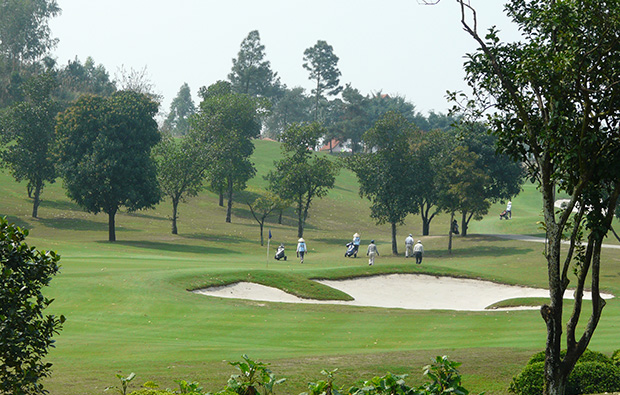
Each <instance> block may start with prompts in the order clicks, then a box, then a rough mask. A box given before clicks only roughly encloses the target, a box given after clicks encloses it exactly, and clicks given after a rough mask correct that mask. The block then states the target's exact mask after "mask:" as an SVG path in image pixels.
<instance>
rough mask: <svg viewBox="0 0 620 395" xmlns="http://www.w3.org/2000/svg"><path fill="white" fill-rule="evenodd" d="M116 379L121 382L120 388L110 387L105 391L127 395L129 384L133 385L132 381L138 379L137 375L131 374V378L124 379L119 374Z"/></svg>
mask: <svg viewBox="0 0 620 395" xmlns="http://www.w3.org/2000/svg"><path fill="white" fill-rule="evenodd" d="M116 377H117V378H118V380H119V381H120V387H117V386H110V387H107V388H106V389H105V391H109V390H115V391H116V392H118V393H119V394H121V395H127V389H128V387H129V383H131V381H132V380H133V379H135V378H136V374H135V373H133V372H131V373H130V374H129V376H127V377H124V376H123V375H122V374H120V373H117V374H116Z"/></svg>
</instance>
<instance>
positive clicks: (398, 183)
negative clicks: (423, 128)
mask: <svg viewBox="0 0 620 395" xmlns="http://www.w3.org/2000/svg"><path fill="white" fill-rule="evenodd" d="M417 137H418V132H417V129H416V128H415V126H414V125H413V124H411V123H410V122H408V121H407V120H406V119H405V117H403V115H402V114H399V113H396V112H388V113H386V114H385V115H384V116H383V117H382V118H380V119H379V120H378V121H377V122H376V123H375V125H374V127H373V128H372V129H370V130H368V131H367V132H366V133H364V137H363V138H364V143H365V144H366V146H367V147H369V148H372V150H373V152H370V153H364V154H356V155H354V156H352V157H350V158H349V160H348V166H349V168H350V169H351V170H353V172H355V174H356V175H357V179H358V180H359V183H360V196H362V197H364V196H365V197H367V198H368V199H369V200H370V201H371V207H370V210H371V214H370V215H371V217H372V218H374V219H375V220H376V221H377V224H385V223H389V224H390V226H391V231H392V254H394V255H398V244H397V242H396V230H397V226H398V225H401V224H402V223H403V221H404V220H405V218H406V217H407V215H409V214H410V213H412V212H413V211H414V210H415V209H417V207H416V206H415V204H414V201H415V200H414V199H415V197H416V196H417V195H418V192H417V186H419V182H418V180H417V178H416V176H417V173H418V170H417V168H416V167H417V166H416V160H415V156H414V154H413V151H412V146H413V142H414V141H415V139H416V138H417Z"/></svg>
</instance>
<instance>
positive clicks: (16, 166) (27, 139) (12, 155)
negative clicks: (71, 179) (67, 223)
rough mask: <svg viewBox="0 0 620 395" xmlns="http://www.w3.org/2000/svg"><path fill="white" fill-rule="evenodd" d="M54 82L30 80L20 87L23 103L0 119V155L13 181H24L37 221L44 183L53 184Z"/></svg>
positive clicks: (39, 78) (50, 78)
mask: <svg viewBox="0 0 620 395" xmlns="http://www.w3.org/2000/svg"><path fill="white" fill-rule="evenodd" d="M56 86H57V84H56V80H55V78H54V77H53V75H52V74H51V73H46V74H42V75H40V76H37V77H33V78H32V79H30V80H29V81H28V82H27V83H26V84H25V85H24V91H25V94H24V96H25V97H26V101H24V102H20V103H17V104H14V105H13V106H12V107H11V108H9V109H8V111H7V112H6V113H5V114H4V116H2V118H0V141H1V142H2V143H3V144H4V145H5V147H6V148H5V149H4V150H3V151H2V152H1V153H0V157H1V158H2V160H3V162H4V165H6V166H7V167H8V168H9V169H10V171H11V174H12V175H13V178H15V180H16V181H18V182H19V181H27V182H28V188H29V195H30V190H32V192H33V195H32V197H33V203H32V217H33V218H37V216H38V210H39V204H40V203H41V193H42V192H43V187H44V186H45V183H46V182H50V183H53V182H54V181H55V180H56V166H55V164H54V158H53V156H54V153H53V145H54V139H55V136H54V128H55V126H56V115H57V114H58V110H59V106H58V103H57V102H56V101H54V100H53V99H52V92H53V91H54V89H56Z"/></svg>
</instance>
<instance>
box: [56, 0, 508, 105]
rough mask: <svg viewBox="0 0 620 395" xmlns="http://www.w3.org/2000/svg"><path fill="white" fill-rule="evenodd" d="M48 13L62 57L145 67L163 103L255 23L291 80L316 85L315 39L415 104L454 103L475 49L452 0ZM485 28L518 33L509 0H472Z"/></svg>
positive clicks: (89, 6) (176, 5) (370, 82)
mask: <svg viewBox="0 0 620 395" xmlns="http://www.w3.org/2000/svg"><path fill="white" fill-rule="evenodd" d="M57 1H58V5H59V6H60V8H61V9H62V13H61V14H60V15H59V16H57V17H55V18H53V19H52V20H51V21H50V28H51V31H52V36H53V37H55V38H58V39H59V43H58V45H57V47H56V48H55V49H54V51H53V53H52V55H53V56H54V57H56V59H57V61H58V63H59V65H61V66H62V65H65V64H67V62H68V61H69V60H73V59H75V58H76V57H77V58H78V59H79V60H80V61H81V62H82V63H83V62H84V61H85V60H86V58H87V57H89V56H90V57H92V58H93V59H94V61H95V63H96V64H102V65H103V66H104V67H105V68H106V70H108V72H109V73H110V76H111V77H114V76H115V74H116V75H118V73H119V71H120V70H121V68H123V69H125V70H131V69H133V70H142V69H144V68H146V72H147V75H148V78H149V79H150V81H151V83H152V84H153V85H154V86H155V91H156V92H155V93H158V94H161V95H163V102H162V108H161V110H163V111H164V112H167V111H169V109H170V102H171V101H172V99H174V97H175V96H176V95H177V93H178V91H179V88H180V87H181V85H182V84H183V83H187V84H188V85H189V87H190V89H191V91H192V95H193V98H194V101H195V102H196V104H197V102H198V97H197V92H198V89H199V88H200V87H202V86H209V85H211V84H212V83H214V82H216V81H218V80H225V79H227V76H228V74H229V73H230V70H231V67H232V59H233V58H236V57H237V53H238V52H239V48H240V45H241V42H242V41H243V39H244V38H246V37H247V35H248V33H249V32H250V31H252V30H258V32H259V33H260V38H261V43H262V44H263V45H264V46H265V54H266V60H268V61H270V62H271V67H272V70H273V71H274V72H277V73H278V76H279V77H280V79H281V82H282V83H284V84H286V85H287V86H288V87H289V88H293V87H297V86H300V87H303V88H305V89H306V91H307V93H308V94H309V93H310V90H311V89H312V82H311V81H310V80H309V79H308V71H307V70H305V69H304V68H303V67H302V64H303V52H304V50H305V49H306V48H309V47H312V46H313V45H314V44H316V42H317V41H318V40H324V41H326V42H327V43H328V44H330V45H331V46H332V47H333V49H334V53H335V54H336V56H338V57H339V59H340V60H339V62H338V68H339V69H340V71H341V73H342V76H341V78H340V83H341V85H343V86H344V85H345V84H351V86H352V87H354V88H357V89H358V90H359V91H360V92H361V93H362V94H363V95H368V94H373V93H377V92H382V93H387V94H390V95H400V96H403V97H405V98H406V99H407V100H408V101H410V102H411V103H413V104H414V105H415V107H416V110H417V111H420V112H421V113H423V114H427V113H428V112H429V111H435V112H443V113H445V112H447V110H448V109H449V108H450V104H449V103H447V101H446V99H445V95H446V91H447V90H450V91H465V92H467V91H468V90H467V86H466V84H465V82H464V81H463V77H464V72H463V62H464V55H465V54H466V53H470V52H473V51H475V50H476V48H477V46H476V44H475V42H474V41H473V39H472V38H471V37H470V36H468V35H467V33H465V32H464V31H463V30H462V28H461V25H460V8H459V6H458V4H457V2H456V1H455V0H442V1H441V2H440V3H439V4H437V5H435V6H428V5H421V4H420V2H419V1H420V0H372V1H370V0H312V1H308V0H305V1H304V0H218V1H215V0H175V1H170V0H168V1H164V0H57ZM470 2H471V4H472V6H474V7H476V9H477V12H478V27H479V30H480V31H486V30H487V29H488V27H490V26H493V25H496V26H497V27H498V28H499V29H500V31H501V33H502V36H504V37H507V38H508V39H510V38H512V39H515V38H517V33H516V30H515V29H514V27H513V25H511V24H510V21H509V20H508V18H507V17H506V16H505V15H504V12H503V4H504V1H502V0H470Z"/></svg>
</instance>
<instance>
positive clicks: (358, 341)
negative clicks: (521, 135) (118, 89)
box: [0, 141, 620, 395]
mask: <svg viewBox="0 0 620 395" xmlns="http://www.w3.org/2000/svg"><path fill="white" fill-rule="evenodd" d="M279 155H280V151H279V145H278V143H275V142H269V141H256V153H255V155H254V162H255V164H256V168H257V170H258V174H257V176H256V177H255V178H254V179H253V180H252V181H251V182H250V185H251V187H253V188H265V187H266V181H265V180H264V179H263V176H264V175H265V174H266V173H267V172H268V171H269V169H270V168H271V166H272V163H273V160H274V159H276V158H277V157H278V156H279ZM61 182H62V181H61V180H59V181H58V182H57V183H55V184H52V185H48V186H47V187H46V188H45V190H44V192H43V196H42V198H43V202H42V204H41V206H40V208H39V216H40V218H39V219H33V218H31V217H30V213H31V209H32V207H31V200H30V199H28V198H27V195H26V185H25V184H18V183H16V182H14V181H13V179H12V178H11V177H10V176H9V175H8V173H7V172H6V171H3V172H1V173H0V183H1V185H2V186H1V187H0V188H1V190H2V193H1V195H0V196H2V197H1V198H0V199H1V204H0V215H3V216H7V217H8V218H9V220H10V221H11V222H15V223H16V224H18V225H19V226H22V227H25V228H28V229H29V230H30V236H29V237H28V238H27V239H26V241H27V242H28V244H29V245H31V246H36V247H37V249H51V250H56V251H57V252H58V253H59V254H60V255H61V257H62V258H61V262H60V263H61V266H62V268H61V273H60V274H59V275H58V276H57V277H56V278H54V280H53V281H52V285H51V287H50V289H46V290H44V292H45V293H46V294H47V295H48V296H51V297H53V298H55V302H54V303H53V304H52V306H51V307H50V310H51V311H52V312H54V313H57V314H64V315H65V316H66V317H67V322H66V323H65V325H64V329H63V330H62V332H61V333H60V335H58V336H57V337H56V340H57V343H56V348H55V349H54V350H53V351H52V352H51V354H50V355H49V357H48V359H49V361H50V362H52V363H53V364H54V367H53V375H52V377H51V378H50V379H47V380H46V381H45V386H46V388H47V389H48V390H50V392H51V394H53V395H57V394H58V395H69V394H100V393H102V391H103V389H104V388H105V387H106V386H108V385H114V384H116V380H117V379H116V377H115V374H116V373H118V372H122V373H123V374H125V375H127V374H129V373H131V372H135V373H136V374H137V375H138V377H137V379H136V380H134V381H133V382H132V389H137V388H138V386H139V384H141V383H143V382H145V381H147V380H153V381H155V382H157V383H159V384H160V386H161V387H164V388H165V387H171V388H174V387H176V384H175V383H174V381H173V380H175V379H185V380H195V381H199V382H200V383H201V384H202V385H203V387H204V388H205V390H210V391H215V390H219V389H221V388H223V386H224V385H225V383H226V380H227V378H228V377H229V376H230V374H232V373H235V370H234V368H233V367H231V366H229V365H228V364H227V362H226V361H237V360H240V358H241V355H242V354H248V355H249V356H250V357H251V358H253V359H255V360H260V361H263V362H267V363H271V366H270V367H271V369H272V370H273V371H274V373H275V374H276V375H277V376H278V377H287V379H288V380H287V381H286V382H285V384H283V385H282V387H281V388H280V389H279V390H276V392H277V393H285V394H298V393H300V392H302V391H304V390H305V389H306V385H307V383H308V382H309V381H316V380H319V379H322V377H321V374H320V371H321V370H322V369H335V368H338V369H339V371H338V374H337V376H336V382H337V383H340V384H345V383H346V384H352V383H353V381H355V380H356V379H369V378H371V377H372V376H375V375H383V374H385V373H386V372H387V371H391V372H392V373H397V374H402V373H408V374H409V375H410V377H409V380H411V382H412V383H415V382H420V380H422V375H421V372H422V366H423V365H426V364H428V363H429V362H430V358H432V357H434V356H435V355H444V354H447V355H448V356H450V358H451V359H454V360H458V361H460V362H463V365H462V368H461V370H462V373H463V374H464V385H465V387H466V388H468V389H469V390H470V391H471V392H472V393H479V392H482V391H486V392H487V393H488V394H503V393H507V388H508V384H509V382H510V380H511V378H512V376H513V375H514V374H516V373H517V372H518V371H520V369H521V367H522V366H523V364H524V363H525V361H526V360H527V359H529V357H530V356H531V354H533V353H534V352H536V351H539V350H541V349H543V347H544V343H545V334H546V330H545V325H544V322H543V320H542V318H541V316H540V313H539V312H538V311H537V310H526V311H485V312H457V311H413V310H404V309H383V308H370V307H352V306H341V305H313V304H303V305H302V304H287V303H270V302H256V301H247V300H237V299H220V298H213V297H207V296H203V295H198V294H194V293H191V292H188V289H196V288H199V287H201V286H205V285H216V284H229V283H233V282H237V281H255V282H259V283H262V284H266V285H271V286H275V287H278V288H281V289H284V290H287V291H289V292H291V293H294V294H297V295H300V296H303V297H307V298H317V299H347V297H348V296H347V295H346V294H343V293H341V292H339V291H335V290H333V289H331V288H328V287H326V286H322V285H320V284H317V283H315V282H312V281H310V279H313V278H346V277H355V276H366V275H374V274H382V273H430V274H443V275H453V276H462V277H471V278H481V279H487V280H491V281H495V282H502V283H508V284H518V285H527V286H536V287H546V285H547V280H546V266H545V261H544V258H543V256H542V252H543V244H542V243H532V242H523V241H517V240H508V239H501V238H497V237H493V236H491V235H492V234H522V235H533V236H544V233H543V232H542V230H541V229H540V227H539V225H538V224H537V222H538V221H540V220H541V219H540V205H541V204H540V201H541V199H540V195H539V193H538V192H537V191H536V188H535V187H534V186H533V185H530V184H528V185H525V186H524V190H523V192H522V193H521V194H520V195H519V196H517V197H515V198H514V199H513V200H512V202H513V219H512V220H510V221H504V220H502V221H500V220H499V219H498V214H499V212H501V211H502V210H503V209H504V207H505V205H504V204H496V205H494V206H493V207H492V208H491V210H490V213H489V214H488V215H487V216H486V217H485V218H484V219H483V220H482V221H480V222H476V223H472V224H471V226H470V229H469V232H470V235H469V236H468V237H466V238H462V237H455V238H454V240H453V251H452V254H451V255H450V254H448V251H447V246H448V237H447V231H448V222H449V215H446V214H444V215H440V216H438V217H436V218H435V219H434V220H433V222H432V223H431V235H430V236H427V237H421V236H420V234H421V229H422V224H421V220H420V218H419V217H418V216H410V217H409V218H408V219H407V221H406V224H405V225H403V226H400V227H399V229H398V232H399V236H398V241H399V252H400V253H401V255H400V256H397V257H394V256H391V255H390V250H391V240H390V227H389V225H381V226H377V225H375V224H374V222H373V221H372V220H371V219H370V210H369V203H368V201H366V200H364V199H361V198H360V197H359V195H358V190H357V182H356V179H355V177H354V175H353V174H352V173H351V172H349V171H347V170H343V171H342V172H341V174H340V175H339V177H338V179H337V181H336V187H335V188H334V189H333V190H332V191H331V192H330V194H329V195H328V197H326V198H324V199H322V200H318V201H316V202H315V203H314V204H313V206H312V207H311V209H310V216H309V218H308V224H307V227H306V231H305V234H304V238H305V239H306V241H307V244H308V247H309V253H308V255H307V258H306V260H305V263H304V264H303V265H301V264H300V263H299V260H297V259H295V256H294V255H295V254H294V249H295V243H296V240H297V237H296V232H297V224H296V217H295V214H294V213H293V211H292V210H288V211H286V212H285V215H284V219H283V223H282V224H281V225H279V224H277V222H276V220H277V218H276V217H275V216H273V217H271V218H270V219H268V223H267V224H266V227H265V236H266V234H267V231H268V229H270V230H271V232H272V234H273V239H272V240H271V249H270V251H269V252H267V249H266V248H267V246H266V245H265V246H264V247H261V246H260V235H259V227H258V224H257V223H256V222H255V221H254V219H253V218H252V217H251V214H250V213H249V209H248V207H247V205H245V204H244V203H242V202H235V206H234V209H233V219H232V223H231V224H227V223H225V221H224V219H225V214H226V212H225V208H224V207H219V206H218V199H217V196H216V195H215V194H213V193H210V192H206V191H205V192H203V193H201V194H200V195H199V196H198V197H196V198H193V199H191V200H189V201H188V202H187V203H185V204H181V205H180V207H179V210H180V211H179V222H178V227H179V234H178V235H172V234H171V232H170V221H169V219H168V218H169V216H170V215H171V211H172V208H171V204H170V202H168V201H165V202H163V203H161V204H160V205H158V206H157V207H156V208H155V209H154V210H149V211H144V212H138V213H124V212H123V213H120V214H119V215H118V216H117V220H116V224H117V239H118V241H117V242H114V243H110V242H108V241H107V236H108V234H107V216H105V215H101V214H100V215H92V214H88V213H85V212H84V211H82V210H81V209H80V208H79V207H78V206H76V205H75V204H74V203H73V202H71V201H70V200H69V199H68V198H67V197H66V195H65V193H64V190H63V189H62V185H61ZM355 232H359V233H360V234H361V237H362V247H361V248H362V249H361V251H362V253H361V254H360V255H361V256H360V257H358V258H357V259H346V258H344V257H343V254H344V251H345V244H346V243H347V242H348V241H350V239H351V236H352V235H353V233H355ZM409 233H413V235H414V238H416V239H422V241H423V243H424V248H425V250H426V254H425V258H424V262H423V264H422V265H415V264H412V263H411V260H406V259H405V258H404V256H403V255H402V254H403V253H404V239H405V236H406V235H407V234H409ZM370 239H375V240H376V241H377V245H378V248H379V251H380V253H381V256H380V257H378V258H377V261H376V264H375V266H373V267H369V266H368V261H367V260H366V259H365V254H364V253H363V251H364V249H365V246H366V245H367V244H368V242H369V241H370ZM265 241H266V238H265ZM608 241H609V242H610V243H613V244H618V243H617V242H615V241H613V240H611V239H609V240H608ZM281 242H283V243H284V244H285V245H286V247H287V253H288V255H289V260H288V261H286V262H284V261H275V260H274V259H273V255H274V254H275V247H276V246H277V245H278V244H279V243H281ZM619 280H620V250H615V249H605V250H604V251H603V264H602V273H601V287H602V289H603V290H604V291H606V292H611V293H613V294H614V295H620V281H619ZM441 292H442V290H441V289H437V290H436V293H437V294H439V293H441ZM433 296H434V295H428V297H429V298H432V297H433ZM569 305H570V303H569ZM619 328H620V302H619V301H618V300H617V298H614V299H612V300H609V302H608V304H607V307H606V308H605V311H604V313H603V318H602V320H601V322H600V324H599V327H598V329H597V331H596V334H595V335H594V338H593V343H592V344H591V346H590V348H591V349H593V350H597V351H601V352H604V353H607V354H608V355H609V354H611V352H612V351H614V350H616V349H618V348H620V342H619V341H618V340H617V339H618V329H619Z"/></svg>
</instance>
